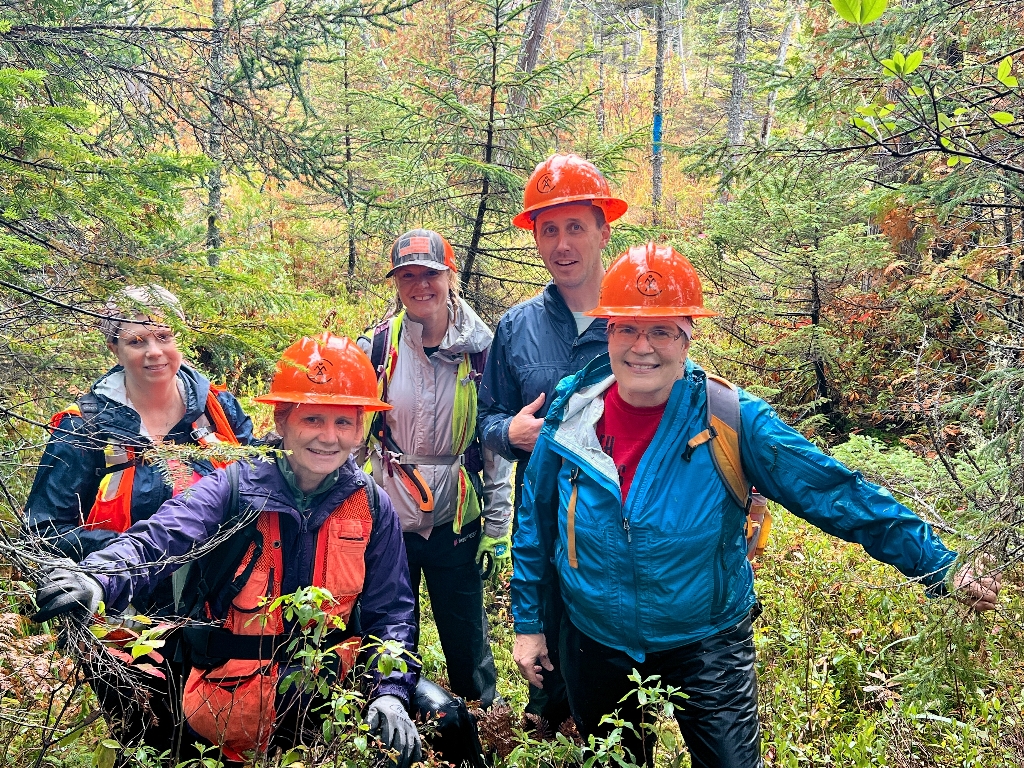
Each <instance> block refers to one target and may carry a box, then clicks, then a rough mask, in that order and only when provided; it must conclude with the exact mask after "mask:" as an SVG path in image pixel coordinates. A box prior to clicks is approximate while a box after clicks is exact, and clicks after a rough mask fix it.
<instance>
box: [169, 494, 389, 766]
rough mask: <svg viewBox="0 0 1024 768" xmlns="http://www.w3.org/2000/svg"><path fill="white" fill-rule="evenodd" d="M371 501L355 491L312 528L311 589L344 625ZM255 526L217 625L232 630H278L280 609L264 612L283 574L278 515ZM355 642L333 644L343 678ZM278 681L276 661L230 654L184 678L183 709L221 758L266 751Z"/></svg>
mask: <svg viewBox="0 0 1024 768" xmlns="http://www.w3.org/2000/svg"><path fill="white" fill-rule="evenodd" d="M371 503H372V502H371V499H370V490H369V489H367V488H363V489H360V490H357V491H356V492H355V493H353V494H352V495H350V496H349V497H348V498H347V499H345V501H343V502H342V503H341V504H340V505H339V506H338V507H336V508H335V509H334V511H333V512H331V514H330V516H329V517H328V518H327V520H326V521H325V522H324V524H323V525H322V526H321V527H320V530H319V531H317V537H316V556H315V560H314V562H313V584H312V586H314V587H322V588H323V589H326V590H328V591H329V592H330V593H331V594H332V595H333V596H334V600H333V601H332V602H331V603H330V604H328V605H327V606H325V607H324V609H323V610H324V611H325V612H326V613H327V614H329V615H330V616H332V617H336V618H338V619H340V620H341V621H342V622H346V623H347V622H348V620H349V617H350V616H351V614H352V609H353V607H354V606H355V603H356V599H357V598H358V597H359V594H360V593H361V592H362V591H363V582H364V579H365V576H366V563H365V560H364V556H365V553H366V546H367V544H368V543H369V541H370V531H371V529H372V528H373V512H372V510H371ZM256 525H257V528H258V530H259V533H260V536H261V537H262V542H263V546H262V547H261V548H260V550H259V552H258V553H257V549H256V544H255V543H253V544H250V545H249V550H248V551H247V552H246V554H245V556H244V557H243V558H242V561H241V563H240V564H239V566H238V568H237V569H236V570H235V578H236V579H237V578H238V577H239V576H241V575H242V574H244V572H245V571H246V569H248V568H252V573H251V574H250V575H249V578H248V580H247V581H246V582H245V585H244V586H243V587H242V589H241V591H240V592H239V593H238V595H237V596H236V597H235V599H234V600H232V602H231V606H230V607H229V609H228V615H227V618H226V619H225V620H224V624H223V628H224V629H225V630H227V631H229V632H232V633H234V634H236V635H263V636H275V635H281V634H282V633H283V632H284V629H285V627H284V619H283V617H282V615H281V609H280V608H275V609H274V610H270V604H271V603H272V602H273V601H274V600H275V599H276V598H278V597H280V596H281V584H282V581H283V578H284V563H283V562H282V553H281V528H280V522H279V519H278V513H277V512H263V513H261V514H260V516H259V518H258V519H257V522H256ZM253 557H255V558H256V563H255V565H253V564H252V560H253ZM207 610H209V609H207ZM360 645H361V642H360V638H358V637H354V638H350V639H349V640H347V641H345V642H344V643H342V644H341V646H339V647H338V648H337V649H336V650H337V653H338V657H339V659H340V666H341V669H340V673H341V675H342V676H344V675H347V674H348V672H349V670H351V669H352V667H353V666H355V662H356V658H357V656H358V654H359V649H360ZM268 655H269V656H273V654H272V653H268ZM277 684H278V661H277V660H276V659H274V658H267V659H259V660H251V659H231V660H229V661H227V662H225V663H224V664H221V665H220V666H218V667H214V668H213V669H209V670H203V669H198V668H194V669H193V670H192V672H191V673H190V674H189V677H188V681H187V682H186V683H185V692H184V696H183V702H182V708H183V711H184V713H185V717H186V719H187V720H188V724H189V725H190V726H191V727H192V728H193V730H195V731H196V733H198V734H199V735H201V736H203V737H204V738H206V739H208V740H209V741H210V742H212V743H213V744H216V745H218V746H220V747H222V748H223V750H224V755H225V757H227V759H229V760H242V759H243V753H244V752H248V751H251V750H257V751H259V752H265V751H266V750H267V747H268V745H269V742H270V736H271V733H272V732H273V728H274V720H275V718H276V716H277V709H276V692H277Z"/></svg>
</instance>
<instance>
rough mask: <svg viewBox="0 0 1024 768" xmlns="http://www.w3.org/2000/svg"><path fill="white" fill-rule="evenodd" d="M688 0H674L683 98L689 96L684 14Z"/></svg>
mask: <svg viewBox="0 0 1024 768" xmlns="http://www.w3.org/2000/svg"><path fill="white" fill-rule="evenodd" d="M689 6H690V0H676V10H677V12H678V13H679V26H678V27H677V32H678V35H679V79H680V82H681V83H682V86H683V96H689V95H690V81H689V78H688V77H687V74H686V58H687V56H689V55H690V52H689V51H688V50H687V49H686V32H687V29H686V12H687V11H688V10H689Z"/></svg>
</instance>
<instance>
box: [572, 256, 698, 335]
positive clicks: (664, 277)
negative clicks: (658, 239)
mask: <svg viewBox="0 0 1024 768" xmlns="http://www.w3.org/2000/svg"><path fill="white" fill-rule="evenodd" d="M583 314H585V315H589V316H591V317H714V316H715V315H717V314H718V313H717V312H714V311H712V310H710V309H706V308H705V307H704V294H703V292H702V291H701V287H700V278H699V277H698V276H697V270H695V269H694V268H693V265H692V264H690V262H689V261H688V260H687V259H686V257H685V256H683V255H682V254H680V253H679V252H678V251H676V250H675V248H673V247H672V246H670V245H659V244H658V243H654V242H650V243H647V244H646V245H634V246H633V247H632V248H630V249H629V250H628V251H626V252H624V253H622V254H619V256H618V257H617V258H616V259H615V261H613V262H612V263H611V266H609V267H608V271H607V272H605V273H604V279H603V280H601V300H600V303H599V304H598V306H597V307H595V308H594V309H592V310H590V311H589V312H584V313H583Z"/></svg>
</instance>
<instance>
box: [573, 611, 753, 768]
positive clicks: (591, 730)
mask: <svg viewBox="0 0 1024 768" xmlns="http://www.w3.org/2000/svg"><path fill="white" fill-rule="evenodd" d="M757 610H758V609H757V608H755V609H754V611H752V612H751V616H748V617H747V618H745V619H744V620H743V621H741V622H740V623H739V624H737V625H736V626H734V627H731V628H729V629H727V630H725V631H723V632H720V633H718V634H717V635H712V636H711V637H708V638H705V639H704V640H700V641H698V642H696V643H690V644H688V645H683V646H680V647H678V648H673V649H671V650H667V651H659V652H656V653H649V654H647V657H646V659H645V660H644V662H643V663H642V664H641V663H638V662H637V661H635V660H634V659H632V658H631V657H630V656H628V655H627V654H626V653H624V652H623V651H618V650H615V649H613V648H609V647H608V646H606V645H602V644H601V643H599V642H597V641H595V640H592V639H591V638H589V637H587V636H586V635H584V634H583V633H582V632H580V631H579V629H577V628H576V627H575V625H573V624H572V622H571V621H569V620H568V619H567V620H566V621H565V622H563V625H562V674H563V675H564V676H565V683H566V688H567V689H568V693H569V705H570V706H571V707H572V713H573V718H574V719H575V720H576V725H577V727H578V728H579V731H580V733H581V734H582V735H583V737H584V739H586V737H587V736H589V735H590V734H597V735H601V736H604V735H607V734H608V733H609V732H610V731H611V728H612V726H609V725H603V726H602V725H601V724H600V722H601V717H602V716H603V715H606V714H611V713H612V712H614V711H616V710H618V711H619V715H620V717H621V718H622V719H624V720H626V721H627V722H631V723H633V724H634V725H635V726H637V731H638V732H639V734H640V735H639V736H638V735H635V734H634V733H633V732H632V731H630V730H628V729H624V730H623V734H622V742H623V745H624V746H625V747H626V748H627V749H628V750H630V752H632V753H633V756H634V760H635V761H636V762H637V763H638V764H640V763H646V764H647V765H648V766H653V765H654V753H653V747H654V737H653V736H652V735H651V734H650V733H648V732H646V731H643V730H642V729H640V728H639V724H640V723H641V722H644V714H643V712H642V711H641V709H640V707H639V705H638V702H637V697H636V695H635V694H634V695H632V696H630V697H629V698H627V699H626V700H625V701H621V702H620V699H622V698H623V697H624V696H626V695H627V694H628V693H629V692H630V691H631V690H633V689H634V688H635V687H636V686H635V685H634V683H633V682H632V681H631V680H629V679H628V676H629V674H630V673H631V672H632V671H633V669H634V668H635V669H637V670H638V671H639V672H640V675H641V677H642V678H646V677H649V676H650V675H661V684H662V685H663V686H666V685H673V686H676V687H677V688H679V689H681V690H682V691H683V692H684V693H685V694H686V695H687V697H688V698H685V699H681V698H680V699H676V704H677V708H676V710H675V717H676V720H677V721H678V723H679V730H680V731H681V733H682V736H683V740H684V741H685V742H686V746H687V748H688V749H689V751H690V760H691V763H692V765H693V767H694V768H713V767H717V768H760V766H761V765H762V762H761V730H760V723H759V721H758V716H757V676H756V670H755V659H754V636H753V630H752V627H751V625H752V621H753V618H754V617H755V616H756V612H757ZM647 722H650V716H648V717H647Z"/></svg>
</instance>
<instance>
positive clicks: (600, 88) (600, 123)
mask: <svg viewBox="0 0 1024 768" xmlns="http://www.w3.org/2000/svg"><path fill="white" fill-rule="evenodd" d="M594 47H595V48H597V50H598V51H599V54H598V59H597V131H598V133H600V134H601V138H604V24H602V23H599V24H598V27H597V30H596V31H595V32H594Z"/></svg>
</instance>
